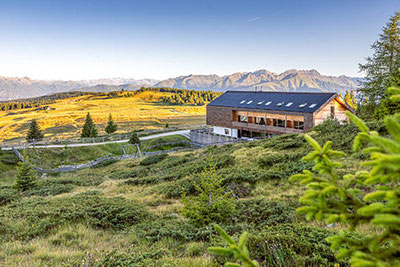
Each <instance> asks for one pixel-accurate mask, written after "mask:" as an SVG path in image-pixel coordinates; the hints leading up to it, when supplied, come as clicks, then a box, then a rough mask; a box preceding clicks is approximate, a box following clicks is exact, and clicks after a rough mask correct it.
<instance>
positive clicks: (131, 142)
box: [129, 132, 140, 145]
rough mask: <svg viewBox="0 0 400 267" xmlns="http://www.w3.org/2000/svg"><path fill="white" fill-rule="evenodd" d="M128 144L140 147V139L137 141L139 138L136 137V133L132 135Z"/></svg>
mask: <svg viewBox="0 0 400 267" xmlns="http://www.w3.org/2000/svg"><path fill="white" fill-rule="evenodd" d="M129 143H130V144H138V145H140V139H139V137H138V135H137V133H136V132H133V133H132V136H131V138H130V139H129Z"/></svg>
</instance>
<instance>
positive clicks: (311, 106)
mask: <svg viewBox="0 0 400 267" xmlns="http://www.w3.org/2000/svg"><path fill="white" fill-rule="evenodd" d="M316 105H317V104H311V105H310V106H309V108H313V107H315V106H316Z"/></svg>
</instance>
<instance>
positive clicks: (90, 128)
mask: <svg viewBox="0 0 400 267" xmlns="http://www.w3.org/2000/svg"><path fill="white" fill-rule="evenodd" d="M96 136H97V129H96V125H95V124H94V122H93V120H92V117H91V116H90V113H89V112H88V113H87V115H86V119H85V124H84V125H83V128H82V133H81V137H96Z"/></svg>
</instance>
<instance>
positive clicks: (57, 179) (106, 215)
mask: <svg viewBox="0 0 400 267" xmlns="http://www.w3.org/2000/svg"><path fill="white" fill-rule="evenodd" d="M374 129H376V127H375V128H374ZM356 133H357V128H356V127H355V126H354V125H352V124H346V125H342V126H337V125H336V124H334V123H329V122H328V123H325V124H323V125H320V126H319V127H318V128H316V129H314V131H313V132H312V133H310V134H311V135H312V136H313V137H314V138H316V140H318V142H320V143H324V142H325V141H326V140H332V141H333V143H334V149H339V150H344V151H347V152H349V151H351V145H352V144H351V140H352V138H353V137H354V136H355V134H356ZM99 150H100V148H96V147H85V148H74V149H60V150H58V151H56V150H52V151H49V152H40V153H38V152H37V151H31V153H30V155H31V157H33V158H34V157H35V156H37V155H40V157H44V158H45V159H46V158H52V161H54V158H60V159H61V158H62V159H69V160H75V161H78V162H79V159H76V157H78V158H79V157H80V155H84V156H81V157H84V158H85V159H86V160H89V158H87V157H88V155H98V153H108V152H100V151H99ZM114 150H115V147H103V148H101V151H114ZM310 150H311V148H310V147H309V146H308V145H307V144H306V142H305V140H304V139H303V137H302V136H301V135H284V136H279V137H275V138H271V139H267V140H259V141H254V142H248V143H239V144H233V145H232V144H231V145H223V146H219V147H208V148H203V149H197V150H192V151H184V152H179V153H173V154H169V155H168V156H166V157H149V158H146V159H136V160H129V161H120V162H117V163H111V164H109V165H107V166H102V167H97V168H92V169H85V170H82V171H78V172H75V173H64V174H60V175H58V176H54V177H53V176H49V177H47V179H43V180H39V181H38V183H37V184H36V186H35V187H34V188H32V189H29V190H27V191H25V192H22V193H19V194H18V193H17V192H16V191H15V190H14V189H13V188H12V187H11V186H12V185H13V184H14V182H15V173H16V165H15V161H13V160H12V155H11V154H9V153H5V152H3V153H2V154H0V170H1V171H0V217H1V218H2V224H1V233H2V235H1V238H0V248H1V249H0V264H1V265H3V266H26V265H27V264H28V265H31V266H44V265H47V266H79V265H82V264H84V265H86V266H210V267H211V266H219V265H220V264H221V261H220V258H215V257H212V256H210V255H209V254H208V253H207V247H209V246H216V245H221V244H223V243H222V240H221V239H220V237H219V236H218V235H217V233H216V232H215V230H214V229H213V228H212V226H211V225H197V224H194V223H193V222H192V221H191V220H189V219H188V218H186V217H185V216H183V215H182V202H181V196H182V194H186V195H189V196H192V195H196V194H197V191H196V185H198V181H199V178H200V177H201V176H200V174H201V172H202V171H203V170H204V168H206V166H208V165H209V162H210V154H211V153H212V155H213V163H214V164H215V166H216V175H217V176H218V177H220V179H222V181H223V185H224V186H226V187H227V188H230V190H233V192H234V194H235V196H236V198H235V199H236V200H235V201H236V210H235V212H234V214H233V215H231V216H230V217H229V218H227V220H226V221H225V222H224V223H222V224H221V225H222V226H223V227H224V228H225V229H226V230H227V231H228V233H229V234H231V235H233V236H234V238H235V239H237V238H238V234H239V233H241V232H242V231H244V230H246V231H249V233H250V239H249V250H250V254H251V257H252V258H253V259H256V260H257V261H259V262H260V263H261V264H262V266H337V265H338V264H340V265H341V266H346V265H347V264H348V263H347V262H346V260H341V261H338V260H336V259H335V257H334V255H333V252H332V251H331V250H330V248H329V245H328V243H327V241H326V240H325V238H326V237H328V236H330V235H333V234H334V233H337V232H338V231H340V230H341V226H340V225H337V226H330V227H326V226H325V225H323V224H318V223H315V222H311V223H310V222H307V221H306V220H305V218H304V217H303V216H300V215H298V214H297V213H296V212H295V209H296V208H297V207H299V205H300V204H299V202H298V200H299V197H300V196H301V195H302V194H303V192H304V187H302V186H300V185H298V184H297V183H296V184H292V183H290V182H289V181H288V178H289V177H290V176H291V175H292V174H295V173H298V172H301V171H302V170H303V169H310V168H311V167H312V165H310V164H306V163H304V162H302V161H301V157H302V156H304V155H305V154H307V153H308V152H309V151H310ZM115 153H118V152H115ZM34 159H35V160H36V161H38V159H36V158H34ZM362 159H363V155H361V154H358V153H350V154H349V155H348V156H347V157H346V158H343V159H340V161H341V162H346V164H345V166H346V167H342V168H341V169H340V172H341V173H343V174H346V173H351V172H354V168H356V166H359V162H360V161H361V160H362ZM370 230H371V229H363V230H362V231H363V232H360V233H359V235H360V236H362V234H365V233H366V232H367V231H370ZM372 231H375V230H373V229H372Z"/></svg>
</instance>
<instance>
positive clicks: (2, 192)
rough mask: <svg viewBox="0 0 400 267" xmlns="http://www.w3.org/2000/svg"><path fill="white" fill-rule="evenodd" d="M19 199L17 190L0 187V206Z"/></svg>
mask: <svg viewBox="0 0 400 267" xmlns="http://www.w3.org/2000/svg"><path fill="white" fill-rule="evenodd" d="M18 199H19V192H18V191H17V190H14V189H11V188H9V187H4V188H1V189H0V206H4V205H7V204H9V203H11V202H12V201H15V200H18Z"/></svg>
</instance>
